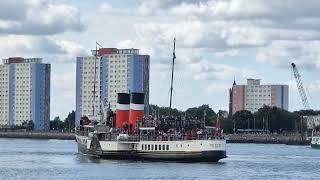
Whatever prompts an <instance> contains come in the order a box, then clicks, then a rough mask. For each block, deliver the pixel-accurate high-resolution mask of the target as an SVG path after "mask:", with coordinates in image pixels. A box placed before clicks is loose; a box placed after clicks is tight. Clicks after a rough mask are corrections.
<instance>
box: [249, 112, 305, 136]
mask: <svg viewBox="0 0 320 180" xmlns="http://www.w3.org/2000/svg"><path fill="white" fill-rule="evenodd" d="M254 116H255V118H256V127H258V128H261V129H262V128H266V129H268V130H270V131H271V132H282V131H294V130H296V129H297V128H298V127H299V126H300V125H299V123H300V118H299V115H298V114H297V113H291V112H289V111H286V110H283V109H280V108H278V107H269V106H264V107H262V108H260V109H259V110H258V111H257V112H256V113H255V114H254Z"/></svg>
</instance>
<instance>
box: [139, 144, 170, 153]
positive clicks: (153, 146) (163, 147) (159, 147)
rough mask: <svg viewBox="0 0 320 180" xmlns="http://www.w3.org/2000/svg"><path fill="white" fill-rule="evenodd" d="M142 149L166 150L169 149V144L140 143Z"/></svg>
mask: <svg viewBox="0 0 320 180" xmlns="http://www.w3.org/2000/svg"><path fill="white" fill-rule="evenodd" d="M141 148H142V150H152V151H153V150H155V151H157V150H159V151H161V150H163V151H165V150H167V151H169V145H165V144H162V145H161V144H151V145H150V144H142V147H141Z"/></svg>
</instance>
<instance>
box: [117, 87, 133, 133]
mask: <svg viewBox="0 0 320 180" xmlns="http://www.w3.org/2000/svg"><path fill="white" fill-rule="evenodd" d="M129 115H130V94H128V93H118V101H117V112H116V128H122V127H123V125H124V124H128V123H129Z"/></svg>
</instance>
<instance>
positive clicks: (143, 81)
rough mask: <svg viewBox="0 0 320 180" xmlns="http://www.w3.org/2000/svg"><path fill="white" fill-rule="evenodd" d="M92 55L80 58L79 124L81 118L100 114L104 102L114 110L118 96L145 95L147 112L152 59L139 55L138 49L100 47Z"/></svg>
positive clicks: (77, 108)
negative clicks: (122, 94) (131, 93)
mask: <svg viewBox="0 0 320 180" xmlns="http://www.w3.org/2000/svg"><path fill="white" fill-rule="evenodd" d="M92 52H93V55H92V56H87V57H77V68H76V69H77V70H76V71H77V72H76V125H79V123H80V118H81V117H82V116H92V115H98V114H99V113H101V111H102V106H103V105H105V102H108V103H109V104H110V107H111V109H112V110H113V111H115V110H116V108H117V107H116V105H117V94H118V93H130V92H137V93H144V95H145V108H146V109H147V108H148V105H149V72H150V70H149V66H150V56H149V55H141V54H139V50H138V49H117V48H100V49H99V50H97V51H96V50H94V51H92ZM95 67H96V68H95ZM94 92H95V93H94ZM94 94H95V97H94V96H93V95H94Z"/></svg>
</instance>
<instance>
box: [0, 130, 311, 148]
mask: <svg viewBox="0 0 320 180" xmlns="http://www.w3.org/2000/svg"><path fill="white" fill-rule="evenodd" d="M225 137H226V139H227V142H228V143H252V144H286V145H310V140H306V139H304V138H303V137H302V136H301V135H299V134H293V135H269V134H268V135H265V134H228V135H225ZM0 138H24V139H58V140H75V135H74V133H62V132H2V131H0Z"/></svg>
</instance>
